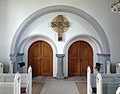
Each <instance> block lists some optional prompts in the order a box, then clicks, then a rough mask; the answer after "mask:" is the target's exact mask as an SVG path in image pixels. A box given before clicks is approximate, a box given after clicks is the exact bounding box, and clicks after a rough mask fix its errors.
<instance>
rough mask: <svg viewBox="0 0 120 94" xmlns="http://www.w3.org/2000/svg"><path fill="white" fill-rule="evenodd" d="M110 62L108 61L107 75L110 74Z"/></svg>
mask: <svg viewBox="0 0 120 94" xmlns="http://www.w3.org/2000/svg"><path fill="white" fill-rule="evenodd" d="M110 73H111V72H110V61H107V74H110Z"/></svg>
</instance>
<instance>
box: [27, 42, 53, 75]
mask: <svg viewBox="0 0 120 94" xmlns="http://www.w3.org/2000/svg"><path fill="white" fill-rule="evenodd" d="M28 65H31V66H32V69H33V76H52V75H53V51H52V48H51V46H50V45H49V44H48V43H47V42H45V41H36V42H34V43H33V44H31V46H30V47H29V50H28Z"/></svg>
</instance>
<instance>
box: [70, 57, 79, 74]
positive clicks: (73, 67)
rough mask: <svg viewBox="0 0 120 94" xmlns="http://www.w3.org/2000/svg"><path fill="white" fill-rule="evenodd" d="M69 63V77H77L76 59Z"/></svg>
mask: <svg viewBox="0 0 120 94" xmlns="http://www.w3.org/2000/svg"><path fill="white" fill-rule="evenodd" d="M73 62H74V63H73ZM69 63H70V64H69V76H73V75H76V76H77V75H79V72H80V71H79V68H78V66H79V65H78V59H71V60H70V62H69Z"/></svg>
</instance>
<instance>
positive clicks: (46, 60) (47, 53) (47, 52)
mask: <svg viewBox="0 0 120 94" xmlns="http://www.w3.org/2000/svg"><path fill="white" fill-rule="evenodd" d="M42 51H43V62H42V64H43V65H42V66H43V67H42V75H52V73H53V71H52V70H53V67H52V48H51V47H50V45H49V44H48V43H45V42H43V43H42Z"/></svg>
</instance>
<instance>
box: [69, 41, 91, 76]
mask: <svg viewBox="0 0 120 94" xmlns="http://www.w3.org/2000/svg"><path fill="white" fill-rule="evenodd" d="M80 42H81V43H82V44H83V43H84V44H85V45H86V44H87V45H88V46H87V47H88V48H89V49H90V50H89V51H90V52H91V51H92V54H91V55H92V62H90V65H91V64H92V66H91V67H92V69H91V72H92V73H93V48H92V47H91V45H90V44H89V43H88V42H86V41H83V40H80V41H75V42H73V43H72V44H71V45H70V46H69V48H68V76H70V75H69V72H70V70H69V69H70V67H69V66H70V65H71V64H70V62H69V59H70V57H69V51H70V48H71V47H72V46H73V45H75V43H77V44H78V43H80ZM79 45H80V44H79ZM78 47H82V46H78ZM78 49H79V48H78ZM79 51H80V49H79ZM79 54H80V55H81V53H79ZM90 57H91V56H90ZM78 58H79V59H80V58H81V56H80V57H78ZM79 59H77V60H79ZM78 63H80V62H78ZM77 67H79V69H80V70H79V72H80V74H79V76H82V75H81V68H80V67H81V65H79V66H77ZM86 71H87V69H86ZM86 74H87V73H86ZM73 76H77V75H73ZM86 76H87V75H86Z"/></svg>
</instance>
